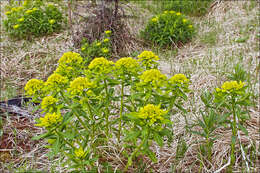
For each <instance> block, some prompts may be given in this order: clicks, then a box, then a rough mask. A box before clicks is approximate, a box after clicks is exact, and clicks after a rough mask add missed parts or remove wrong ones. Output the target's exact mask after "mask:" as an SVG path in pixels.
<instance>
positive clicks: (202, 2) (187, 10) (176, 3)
mask: <svg viewBox="0 0 260 173" xmlns="http://www.w3.org/2000/svg"><path fill="white" fill-rule="evenodd" d="M211 1H212V0H197V1H191V0H167V1H162V2H161V3H162V5H161V10H175V11H179V12H181V13H184V14H187V15H192V16H202V15H205V14H206V13H207V12H208V7H209V5H210V3H211Z"/></svg>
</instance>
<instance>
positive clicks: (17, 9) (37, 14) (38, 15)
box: [3, 0, 64, 39]
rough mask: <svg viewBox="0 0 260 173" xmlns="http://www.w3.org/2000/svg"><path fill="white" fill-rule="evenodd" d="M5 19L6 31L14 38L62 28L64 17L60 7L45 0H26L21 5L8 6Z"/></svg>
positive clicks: (47, 32) (40, 34)
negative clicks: (44, 0)
mask: <svg viewBox="0 0 260 173" xmlns="http://www.w3.org/2000/svg"><path fill="white" fill-rule="evenodd" d="M7 8H8V11H6V12H5V14H6V17H7V18H6V19H4V20H3V24H4V28H5V30H6V32H7V33H8V34H9V35H10V36H11V37H13V38H19V39H21V38H27V39H28V38H31V36H42V35H45V34H51V33H53V32H57V31H59V30H60V29H61V27H62V23H63V22H64V18H63V16H62V13H61V11H60V10H59V8H58V7H56V6H55V5H54V4H51V3H48V4H46V3H44V2H43V1H40V0H37V1H31V0H25V1H24V2H23V5H21V6H10V7H7Z"/></svg>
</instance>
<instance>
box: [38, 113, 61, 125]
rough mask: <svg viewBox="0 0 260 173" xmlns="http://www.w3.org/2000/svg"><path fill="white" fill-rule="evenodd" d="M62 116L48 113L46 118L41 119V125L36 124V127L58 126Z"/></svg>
mask: <svg viewBox="0 0 260 173" xmlns="http://www.w3.org/2000/svg"><path fill="white" fill-rule="evenodd" d="M62 119H63V118H62V116H61V115H60V114H57V113H53V114H51V113H47V114H46V115H45V116H44V117H41V118H40V123H39V124H35V126H39V127H50V126H52V125H54V124H57V123H59V122H61V121H62Z"/></svg>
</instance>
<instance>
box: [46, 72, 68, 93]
mask: <svg viewBox="0 0 260 173" xmlns="http://www.w3.org/2000/svg"><path fill="white" fill-rule="evenodd" d="M67 83H68V79H67V78H66V77H64V76H62V75H60V74H57V73H53V74H52V75H50V76H49V77H48V79H47V81H46V82H45V84H44V85H45V86H47V87H48V88H49V89H52V90H57V89H58V88H60V87H62V86H64V85H66V84H67Z"/></svg>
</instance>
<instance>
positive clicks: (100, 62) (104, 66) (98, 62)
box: [88, 57, 114, 73]
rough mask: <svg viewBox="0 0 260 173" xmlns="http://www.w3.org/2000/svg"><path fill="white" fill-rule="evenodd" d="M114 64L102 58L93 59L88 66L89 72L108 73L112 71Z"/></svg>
mask: <svg viewBox="0 0 260 173" xmlns="http://www.w3.org/2000/svg"><path fill="white" fill-rule="evenodd" d="M113 65H114V63H113V62H112V61H108V60H107V59H105V58H104V57H100V58H95V59H94V60H92V61H91V62H90V64H89V66H88V68H89V70H90V71H94V72H96V73H109V72H111V71H112V68H113Z"/></svg>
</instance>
